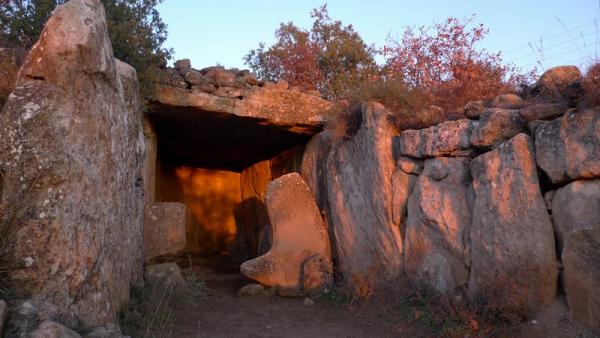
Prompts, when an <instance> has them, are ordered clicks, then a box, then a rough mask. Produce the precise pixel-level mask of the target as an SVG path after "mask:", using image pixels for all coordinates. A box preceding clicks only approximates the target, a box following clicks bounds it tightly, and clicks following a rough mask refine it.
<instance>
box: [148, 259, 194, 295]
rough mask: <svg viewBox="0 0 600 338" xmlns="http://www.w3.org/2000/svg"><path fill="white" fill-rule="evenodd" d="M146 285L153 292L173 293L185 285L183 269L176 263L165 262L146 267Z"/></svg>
mask: <svg viewBox="0 0 600 338" xmlns="http://www.w3.org/2000/svg"><path fill="white" fill-rule="evenodd" d="M144 278H145V279H146V285H148V287H149V288H150V290H151V292H152V293H159V294H163V293H164V294H166V295H171V294H173V293H174V292H179V291H181V290H182V289H183V288H184V287H185V279H184V278H183V276H182V275H181V269H179V266H177V264H175V263H163V264H156V265H151V266H148V267H146V272H145V273H144Z"/></svg>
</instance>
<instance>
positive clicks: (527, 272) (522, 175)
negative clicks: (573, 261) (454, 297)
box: [468, 134, 558, 312]
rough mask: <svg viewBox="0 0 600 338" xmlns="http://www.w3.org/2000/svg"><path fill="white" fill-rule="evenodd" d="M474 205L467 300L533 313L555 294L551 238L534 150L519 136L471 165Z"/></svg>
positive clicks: (552, 235)
mask: <svg viewBox="0 0 600 338" xmlns="http://www.w3.org/2000/svg"><path fill="white" fill-rule="evenodd" d="M471 174H472V176H473V187H474V189H475V202H474V206H473V223H472V227H471V274H470V279H469V286H468V288H469V290H468V291H469V296H470V298H471V299H472V300H477V299H484V300H487V301H489V302H494V303H493V304H494V305H495V306H496V307H498V308H500V309H504V310H506V311H517V312H518V311H535V310H538V309H541V308H543V307H544V306H546V305H548V304H550V303H551V302H552V300H553V298H554V296H555V294H556V286H557V274H558V270H557V262H556V251H555V245H554V233H553V229H552V224H551V222H550V219H549V216H548V214H547V212H546V205H545V202H544V199H543V197H542V194H541V192H540V186H539V181H538V177H537V169H536V166H535V162H534V158H533V146H532V142H531V139H530V138H529V136H527V135H525V134H519V135H517V136H515V137H514V138H512V139H511V140H510V141H508V142H506V143H504V144H503V145H501V146H500V147H498V148H496V149H494V150H493V151H490V152H488V153H485V154H483V155H481V156H479V157H477V158H475V159H474V160H473V161H472V163H471Z"/></svg>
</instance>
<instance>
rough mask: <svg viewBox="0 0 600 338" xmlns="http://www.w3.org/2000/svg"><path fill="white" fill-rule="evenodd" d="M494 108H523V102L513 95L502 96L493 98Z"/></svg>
mask: <svg viewBox="0 0 600 338" xmlns="http://www.w3.org/2000/svg"><path fill="white" fill-rule="evenodd" d="M492 105H493V106H494V108H503V109H519V108H522V107H524V106H525V101H523V99H522V98H521V97H520V96H519V95H515V94H502V95H498V96H496V97H495V98H494V101H493V102H492Z"/></svg>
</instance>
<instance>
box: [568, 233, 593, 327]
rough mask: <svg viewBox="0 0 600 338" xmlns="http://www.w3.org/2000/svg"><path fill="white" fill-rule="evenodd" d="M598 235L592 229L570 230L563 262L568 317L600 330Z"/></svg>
mask: <svg viewBox="0 0 600 338" xmlns="http://www.w3.org/2000/svg"><path fill="white" fill-rule="evenodd" d="M598 257H600V237H594V234H593V231H592V230H591V229H581V230H576V231H574V232H572V233H571V234H570V235H569V238H568V240H567V241H566V244H565V247H564V250H563V254H562V263H563V266H564V274H563V275H564V289H565V294H566V296H567V303H568V304H569V308H570V309H571V317H572V318H573V319H574V320H576V321H578V322H581V323H583V324H585V325H586V326H587V327H588V328H590V329H591V330H592V331H594V332H595V333H596V334H600V292H598V286H599V285H600V265H599V264H598Z"/></svg>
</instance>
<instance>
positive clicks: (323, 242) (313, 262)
mask: <svg viewBox="0 0 600 338" xmlns="http://www.w3.org/2000/svg"><path fill="white" fill-rule="evenodd" d="M266 202H267V210H268V213H269V219H270V221H271V226H272V229H273V230H272V231H273V246H272V247H271V250H269V252H267V253H266V254H265V255H263V256H260V257H257V258H255V259H252V260H249V261H246V262H244V263H243V264H242V266H241V272H242V273H243V274H244V275H246V276H247V277H249V278H252V279H254V280H257V281H258V282H260V283H261V284H263V285H266V286H277V290H278V292H279V294H281V295H284V296H298V295H302V294H312V293H318V292H319V291H323V290H324V289H328V288H330V287H331V283H332V281H333V271H332V270H333V268H332V263H331V250H330V246H329V236H328V234H327V228H326V226H325V223H324V222H323V219H322V218H321V214H320V212H319V209H318V208H317V205H316V203H315V201H314V198H313V195H312V192H311V191H310V189H309V188H308V186H307V185H306V183H304V181H303V180H302V178H301V177H300V175H298V174H297V173H291V174H287V175H284V176H282V177H280V178H278V179H276V180H274V181H273V182H271V183H270V184H269V189H268V191H267V197H266Z"/></svg>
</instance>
